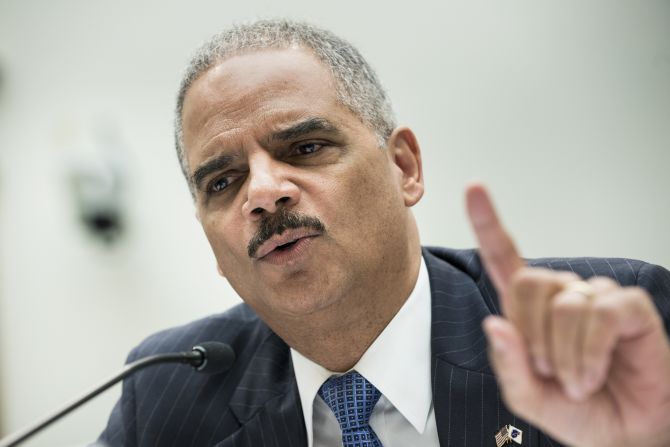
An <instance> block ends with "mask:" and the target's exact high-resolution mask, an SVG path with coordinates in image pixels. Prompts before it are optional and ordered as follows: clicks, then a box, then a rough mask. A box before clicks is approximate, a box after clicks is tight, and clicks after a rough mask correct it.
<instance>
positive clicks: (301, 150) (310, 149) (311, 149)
mask: <svg viewBox="0 0 670 447" xmlns="http://www.w3.org/2000/svg"><path fill="white" fill-rule="evenodd" d="M321 148H323V144H319V143H303V144H299V145H297V146H296V148H295V152H296V154H298V155H309V154H313V153H315V152H318V151H320V150H321Z"/></svg>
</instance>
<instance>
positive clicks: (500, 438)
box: [496, 424, 523, 447]
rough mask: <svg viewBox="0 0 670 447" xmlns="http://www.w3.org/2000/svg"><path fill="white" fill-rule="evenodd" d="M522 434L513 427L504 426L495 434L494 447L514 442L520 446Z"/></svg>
mask: <svg viewBox="0 0 670 447" xmlns="http://www.w3.org/2000/svg"><path fill="white" fill-rule="evenodd" d="M522 438H523V432H522V431H521V430H519V429H518V428H516V427H514V426H513V425H509V424H507V425H505V426H504V427H502V428H501V429H500V430H498V433H496V447H502V446H503V445H505V444H510V443H512V442H515V443H517V444H521V439H522Z"/></svg>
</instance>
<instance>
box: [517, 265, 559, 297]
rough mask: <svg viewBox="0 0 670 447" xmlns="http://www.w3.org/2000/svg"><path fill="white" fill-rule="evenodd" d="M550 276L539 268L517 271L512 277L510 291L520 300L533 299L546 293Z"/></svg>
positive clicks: (526, 268)
mask: <svg viewBox="0 0 670 447" xmlns="http://www.w3.org/2000/svg"><path fill="white" fill-rule="evenodd" d="M551 277H552V274H551V273H550V272H549V271H547V270H545V269H539V268H532V267H525V268H522V269H519V270H518V271H517V272H516V273H515V274H514V276H513V277H512V282H511V287H512V291H513V292H514V293H515V294H516V295H518V296H519V297H520V298H533V297H536V296H538V295H542V294H544V293H546V290H547V288H548V286H549V285H550V283H551V280H550V278H551Z"/></svg>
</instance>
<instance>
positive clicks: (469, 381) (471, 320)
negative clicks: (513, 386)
mask: <svg viewBox="0 0 670 447" xmlns="http://www.w3.org/2000/svg"><path fill="white" fill-rule="evenodd" d="M436 255H437V256H436ZM424 258H425V260H426V266H427V267H428V275H429V278H430V288H431V296H432V330H431V349H432V365H431V367H432V384H433V406H434V409H435V419H436V421H437V427H438V436H439V439H440V445H441V446H443V447H445V446H459V447H462V446H468V445H475V446H480V445H483V446H487V445H495V441H494V436H495V433H496V432H497V431H498V430H499V429H500V428H501V427H502V426H503V425H505V424H512V425H514V426H515V427H517V428H520V429H521V430H522V431H523V435H524V443H523V445H525V446H531V445H537V442H538V441H537V440H536V439H535V438H534V436H535V437H536V436H537V431H535V430H534V429H533V428H532V427H530V426H529V425H528V424H527V423H526V422H524V421H522V420H520V419H518V418H516V417H515V416H514V415H513V414H512V413H510V412H509V410H507V409H506V408H505V406H504V404H503V403H502V401H501V399H500V393H499V390H498V386H497V383H496V379H495V377H494V376H493V373H492V370H491V368H490V366H489V362H488V356H487V352H486V348H487V344H486V338H485V336H484V333H483V331H482V329H481V321H482V319H483V318H485V317H486V316H488V315H490V314H491V313H495V310H494V309H495V307H496V300H495V296H492V294H490V293H489V292H488V291H489V290H492V288H491V285H490V283H489V282H488V279H486V278H485V275H482V274H481V267H480V264H479V259H478V258H477V256H476V253H475V252H474V251H468V252H454V251H450V252H441V251H435V250H431V251H429V250H427V249H424ZM450 258H451V259H450ZM473 278H474V279H473Z"/></svg>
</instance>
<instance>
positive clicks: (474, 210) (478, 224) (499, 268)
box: [465, 183, 525, 306]
mask: <svg viewBox="0 0 670 447" xmlns="http://www.w3.org/2000/svg"><path fill="white" fill-rule="evenodd" d="M465 202H466V207H467V210H468V216H469V217H470V223H471V224H472V228H473V230H474V232H475V235H476V236H477V240H478V242H479V255H480V256H481V258H482V262H483V263H484V268H486V271H487V272H488V274H489V276H490V277H491V280H492V281H493V285H494V286H495V288H496V290H497V291H498V295H499V296H500V297H501V299H502V301H503V306H505V304H506V303H505V301H506V298H505V296H506V294H507V290H508V289H509V286H510V283H511V280H512V276H514V273H516V271H517V270H519V269H521V268H522V267H523V266H524V265H525V263H524V261H523V259H521V256H519V253H518V252H517V250H516V247H515V246H514V241H513V240H512V238H511V237H510V236H509V234H507V232H506V231H505V229H504V228H503V226H502V224H501V223H500V220H499V219H498V216H497V215H496V211H495V209H494V207H493V202H492V200H491V198H490V196H489V193H488V191H487V190H486V188H485V187H484V185H481V184H478V183H473V184H471V185H469V186H468V187H467V189H466V191H465Z"/></svg>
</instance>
